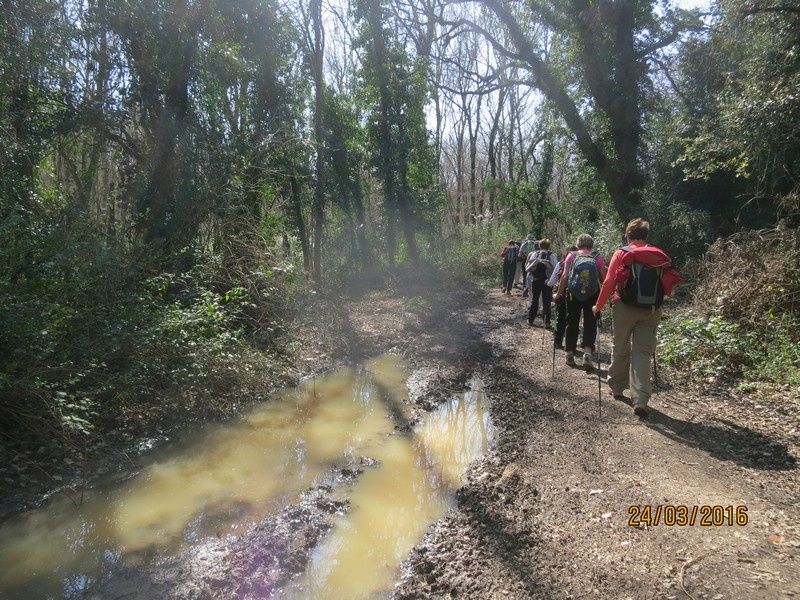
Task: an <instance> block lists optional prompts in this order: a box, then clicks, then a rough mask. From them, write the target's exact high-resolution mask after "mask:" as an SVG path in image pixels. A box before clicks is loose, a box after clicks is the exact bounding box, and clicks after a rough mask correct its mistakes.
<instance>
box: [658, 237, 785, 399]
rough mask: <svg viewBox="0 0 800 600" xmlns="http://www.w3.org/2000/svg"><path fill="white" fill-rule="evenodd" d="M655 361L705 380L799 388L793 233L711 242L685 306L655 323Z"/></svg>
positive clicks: (731, 238) (744, 384)
mask: <svg viewBox="0 0 800 600" xmlns="http://www.w3.org/2000/svg"><path fill="white" fill-rule="evenodd" d="M660 355H661V357H662V359H663V360H664V361H665V362H666V363H667V364H670V365H672V366H675V367H676V368H679V369H681V370H684V371H686V372H688V373H689V374H691V375H692V376H694V377H698V378H703V379H706V380H708V379H712V380H720V379H727V380H731V381H734V382H737V383H738V384H739V385H741V386H745V387H747V386H748V385H749V384H751V383H758V382H766V383H772V384H788V385H790V386H800V249H799V248H798V234H797V231H796V230H788V229H783V230H778V229H775V230H765V231H751V232H742V233H738V234H736V235H734V236H732V237H730V238H726V239H723V240H719V241H718V242H717V243H715V244H714V245H713V246H712V247H711V248H710V249H709V252H708V255H707V257H706V260H705V261H704V262H703V266H702V269H701V270H700V275H699V284H698V285H697V287H696V289H695V291H694V296H693V301H692V304H691V307H690V308H689V309H688V310H686V311H685V312H683V313H681V314H678V315H676V316H673V317H671V318H668V319H667V320H666V321H665V322H664V323H663V325H662V328H661V344H660Z"/></svg>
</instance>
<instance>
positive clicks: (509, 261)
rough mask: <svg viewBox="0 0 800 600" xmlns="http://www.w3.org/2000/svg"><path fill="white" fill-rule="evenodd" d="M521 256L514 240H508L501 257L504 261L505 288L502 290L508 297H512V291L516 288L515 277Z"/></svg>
mask: <svg viewBox="0 0 800 600" xmlns="http://www.w3.org/2000/svg"><path fill="white" fill-rule="evenodd" d="M518 254H519V246H517V242H515V241H514V240H508V244H507V245H506V247H505V248H503V251H502V252H501V253H500V256H501V257H502V259H503V287H502V290H503V292H505V294H506V295H508V296H510V295H511V290H512V288H513V287H514V275H515V274H516V272H517V255H518Z"/></svg>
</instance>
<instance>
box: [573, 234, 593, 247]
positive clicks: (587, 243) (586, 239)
mask: <svg viewBox="0 0 800 600" xmlns="http://www.w3.org/2000/svg"><path fill="white" fill-rule="evenodd" d="M575 245H576V246H577V247H578V249H581V248H585V249H586V250H591V249H592V248H594V239H593V238H592V236H590V235H589V234H588V233H582V234H580V235H579V236H578V239H577V240H576V241H575Z"/></svg>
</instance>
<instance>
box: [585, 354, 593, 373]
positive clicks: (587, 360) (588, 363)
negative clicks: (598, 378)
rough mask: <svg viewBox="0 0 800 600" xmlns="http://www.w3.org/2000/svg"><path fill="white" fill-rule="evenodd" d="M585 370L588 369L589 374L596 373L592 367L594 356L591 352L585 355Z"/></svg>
mask: <svg viewBox="0 0 800 600" xmlns="http://www.w3.org/2000/svg"><path fill="white" fill-rule="evenodd" d="M583 368H584V369H586V372H587V373H591V372H592V371H594V366H593V365H592V355H591V354H590V353H589V352H584V353H583Z"/></svg>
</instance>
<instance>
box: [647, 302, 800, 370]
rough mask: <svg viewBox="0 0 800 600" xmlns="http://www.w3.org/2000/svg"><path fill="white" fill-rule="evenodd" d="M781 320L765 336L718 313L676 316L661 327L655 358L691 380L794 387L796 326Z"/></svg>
mask: <svg viewBox="0 0 800 600" xmlns="http://www.w3.org/2000/svg"><path fill="white" fill-rule="evenodd" d="M786 321H787V319H784V320H782V321H781V322H780V323H776V324H775V325H776V326H775V328H774V330H773V333H772V334H770V335H766V336H765V335H759V334H758V333H757V332H755V331H754V330H752V329H748V328H745V327H744V326H742V325H740V324H738V323H735V322H733V321H729V320H727V319H725V318H724V317H722V316H720V315H718V314H712V315H709V316H700V315H697V314H694V313H687V314H683V315H678V316H675V317H672V318H669V319H667V320H665V321H664V323H663V324H662V326H661V336H660V340H661V341H660V345H659V355H660V356H661V358H662V360H663V361H664V362H665V363H666V364H668V365H672V366H675V367H678V368H681V369H683V370H688V371H689V372H690V373H691V374H692V375H694V376H696V377H701V378H709V377H713V378H732V379H739V380H741V381H742V382H759V381H761V382H770V383H780V384H783V383H788V384H790V385H800V345H798V343H797V341H796V340H793V339H792V338H791V334H790V332H793V331H797V326H798V323H790V322H786Z"/></svg>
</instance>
